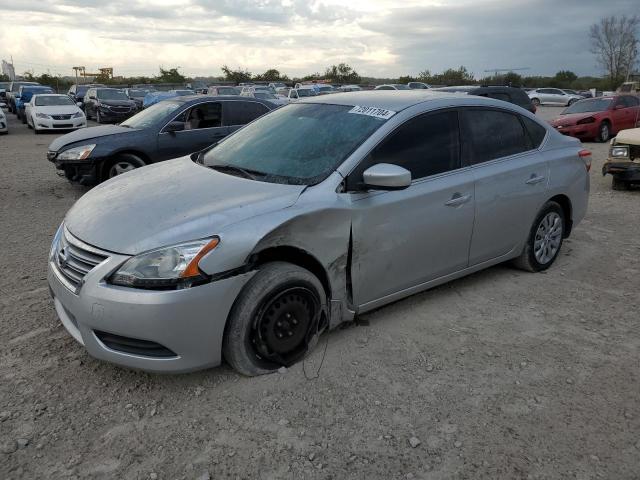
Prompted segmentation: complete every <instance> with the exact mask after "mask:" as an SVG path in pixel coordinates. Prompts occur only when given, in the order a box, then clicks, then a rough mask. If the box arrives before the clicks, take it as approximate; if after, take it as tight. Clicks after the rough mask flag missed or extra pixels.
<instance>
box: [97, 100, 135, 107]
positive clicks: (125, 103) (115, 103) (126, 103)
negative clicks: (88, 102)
mask: <svg viewBox="0 0 640 480" xmlns="http://www.w3.org/2000/svg"><path fill="white" fill-rule="evenodd" d="M135 103H136V102H134V101H133V100H100V105H107V106H109V107H132V106H134V105H135Z"/></svg>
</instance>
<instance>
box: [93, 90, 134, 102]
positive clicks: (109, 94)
mask: <svg viewBox="0 0 640 480" xmlns="http://www.w3.org/2000/svg"><path fill="white" fill-rule="evenodd" d="M96 93H97V96H98V98H99V99H100V100H129V98H128V97H127V96H126V95H125V93H124V92H123V91H122V90H111V89H109V90H98V91H97V92H96Z"/></svg>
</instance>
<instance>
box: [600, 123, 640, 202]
mask: <svg viewBox="0 0 640 480" xmlns="http://www.w3.org/2000/svg"><path fill="white" fill-rule="evenodd" d="M607 173H610V174H611V175H612V176H613V181H612V183H611V186H612V188H613V189H614V190H626V189H627V188H629V185H631V184H632V183H640V128H631V129H629V130H622V131H621V132H619V133H618V135H617V136H616V137H615V138H614V139H613V140H611V147H610V148H609V158H608V159H607V161H606V162H605V163H604V165H603V167H602V174H603V175H606V174H607Z"/></svg>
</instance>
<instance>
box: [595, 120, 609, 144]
mask: <svg viewBox="0 0 640 480" xmlns="http://www.w3.org/2000/svg"><path fill="white" fill-rule="evenodd" d="M610 138H611V126H610V125H609V122H606V121H605V122H602V123H601V124H600V127H599V128H598V138H597V140H598V141H599V142H602V143H604V142H607V141H609V139H610Z"/></svg>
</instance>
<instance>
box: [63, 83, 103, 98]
mask: <svg viewBox="0 0 640 480" xmlns="http://www.w3.org/2000/svg"><path fill="white" fill-rule="evenodd" d="M91 87H104V85H102V84H101V83H89V84H86V85H71V87H70V88H69V91H68V92H67V95H69V96H70V97H71V100H73V101H74V102H75V103H84V96H85V95H86V93H87V90H89V89H90V88H91Z"/></svg>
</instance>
